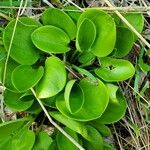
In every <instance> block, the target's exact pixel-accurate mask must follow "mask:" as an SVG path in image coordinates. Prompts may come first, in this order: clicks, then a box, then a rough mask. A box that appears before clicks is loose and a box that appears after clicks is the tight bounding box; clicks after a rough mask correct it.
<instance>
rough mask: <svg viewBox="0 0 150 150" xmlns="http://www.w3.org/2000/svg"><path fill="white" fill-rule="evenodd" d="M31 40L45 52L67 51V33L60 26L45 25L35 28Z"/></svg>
mask: <svg viewBox="0 0 150 150" xmlns="http://www.w3.org/2000/svg"><path fill="white" fill-rule="evenodd" d="M31 38H32V42H33V43H34V45H35V46H36V47H37V48H39V49H40V50H42V51H44V52H47V53H65V52H67V51H69V47H68V44H69V42H70V39H69V37H68V35H67V34H66V33H65V32H64V31H63V30H62V29H60V28H57V27H55V26H50V25H46V26H43V27H40V28H38V29H36V30H35V31H34V32H33V33H32V35H31Z"/></svg>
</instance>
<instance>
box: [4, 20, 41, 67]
mask: <svg viewBox="0 0 150 150" xmlns="http://www.w3.org/2000/svg"><path fill="white" fill-rule="evenodd" d="M15 22H16V20H12V21H11V22H10V23H8V25H7V27H6V28H5V30H4V35H3V41H4V45H5V49H6V50H7V51H8V49H9V45H10V41H11V37H12V33H13V30H14V26H15ZM39 26H40V23H39V22H37V21H36V20H34V19H31V18H28V17H21V18H19V21H18V22H17V27H16V30H15V34H14V38H13V43H12V47H11V51H10V56H11V57H12V58H13V59H14V60H15V61H17V62H18V63H19V64H22V65H31V64H34V63H35V62H36V61H37V60H38V58H39V52H38V50H37V49H36V47H35V46H34V45H33V43H32V41H31V33H32V32H33V31H34V30H35V29H37V28H38V27H39Z"/></svg>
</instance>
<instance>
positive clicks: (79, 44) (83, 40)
mask: <svg viewBox="0 0 150 150" xmlns="http://www.w3.org/2000/svg"><path fill="white" fill-rule="evenodd" d="M95 38H96V27H95V24H94V23H93V22H92V21H91V20H90V19H87V18H85V19H84V20H83V21H82V23H81V24H80V25H79V27H78V31H77V38H76V48H77V50H79V51H90V50H91V47H92V45H93V43H94V41H95Z"/></svg>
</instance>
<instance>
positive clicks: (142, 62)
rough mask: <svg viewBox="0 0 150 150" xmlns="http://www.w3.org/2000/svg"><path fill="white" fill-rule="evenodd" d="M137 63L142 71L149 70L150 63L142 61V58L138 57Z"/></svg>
mask: <svg viewBox="0 0 150 150" xmlns="http://www.w3.org/2000/svg"><path fill="white" fill-rule="evenodd" d="M138 65H139V67H140V68H141V70H142V71H143V72H149V71H150V65H148V64H146V63H144V61H143V59H142V58H139V61H138Z"/></svg>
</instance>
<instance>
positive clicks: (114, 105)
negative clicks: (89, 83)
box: [97, 84, 127, 124]
mask: <svg viewBox="0 0 150 150" xmlns="http://www.w3.org/2000/svg"><path fill="white" fill-rule="evenodd" d="M106 86H107V88H108V91H109V95H110V100H109V104H108V106H107V108H106V110H105V112H104V113H103V114H102V116H101V117H100V118H99V119H98V120H97V121H98V122H100V123H103V124H111V123H114V122H117V121H119V120H120V119H121V118H122V117H123V116H124V115H125V112H126V109H127V103H126V99H125V98H124V96H123V94H122V92H121V91H120V90H119V89H118V87H117V86H115V85H113V84H106ZM116 88H117V89H118V90H116Z"/></svg>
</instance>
